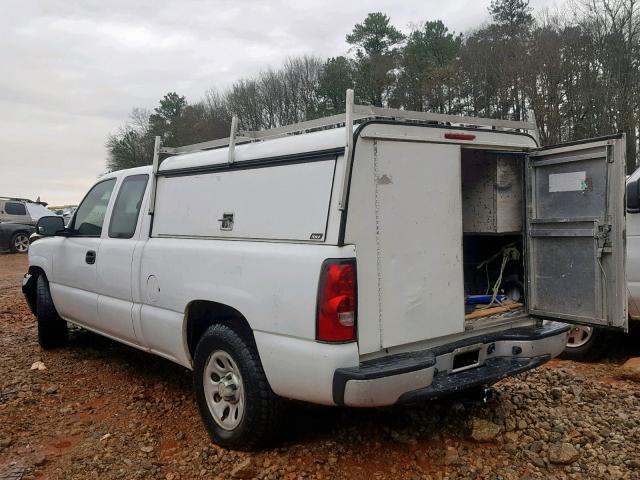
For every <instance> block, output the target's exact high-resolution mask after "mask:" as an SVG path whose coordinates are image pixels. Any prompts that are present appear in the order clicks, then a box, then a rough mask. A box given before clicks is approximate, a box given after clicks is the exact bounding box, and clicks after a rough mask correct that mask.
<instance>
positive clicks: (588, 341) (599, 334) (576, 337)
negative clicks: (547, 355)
mask: <svg viewBox="0 0 640 480" xmlns="http://www.w3.org/2000/svg"><path fill="white" fill-rule="evenodd" d="M609 338H610V337H609V333H608V332H607V331H605V330H602V329H599V328H594V327H587V326H585V325H574V326H573V327H572V328H571V330H569V336H568V339H567V346H566V348H565V350H564V352H563V353H562V355H560V356H561V357H562V358H564V359H567V360H576V361H585V360H599V359H600V358H602V357H603V356H604V355H605V354H606V353H607V351H608V347H609Z"/></svg>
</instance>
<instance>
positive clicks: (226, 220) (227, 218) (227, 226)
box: [218, 212, 233, 231]
mask: <svg viewBox="0 0 640 480" xmlns="http://www.w3.org/2000/svg"><path fill="white" fill-rule="evenodd" d="M218 221H219V222H220V230H226V231H230V230H233V213H230V212H225V213H223V214H222V218H219V219H218Z"/></svg>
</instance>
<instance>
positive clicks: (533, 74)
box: [106, 0, 640, 172]
mask: <svg viewBox="0 0 640 480" xmlns="http://www.w3.org/2000/svg"><path fill="white" fill-rule="evenodd" d="M639 1H640V0H572V3H571V13H570V14H568V13H565V14H562V15H560V14H556V15H551V14H548V13H546V14H542V15H538V18H535V17H534V12H533V10H532V8H531V7H530V6H529V2H528V0H493V1H492V2H491V4H490V6H489V7H488V8H489V13H490V16H491V19H490V21H489V22H488V23H487V24H485V25H482V26H480V27H478V28H477V29H475V30H473V31H471V32H468V33H466V34H464V35H463V34H461V33H456V32H453V31H451V30H449V28H448V27H447V26H446V25H445V24H444V23H443V22H442V21H441V20H429V21H425V22H423V23H420V24H416V25H414V26H413V27H412V28H411V29H410V30H409V31H406V32H403V31H402V30H401V29H399V28H397V27H396V26H394V25H393V23H392V21H391V19H390V18H389V17H388V16H387V15H385V14H384V13H380V12H376V13H370V14H369V15H368V16H367V17H366V18H365V19H364V20H363V21H362V23H358V24H357V25H355V26H354V27H353V30H352V31H351V32H350V33H348V34H347V35H346V37H345V38H346V42H347V44H348V45H349V52H348V53H347V54H345V55H343V56H338V57H333V58H328V59H321V58H319V57H317V56H313V55H306V56H302V57H296V58H290V59H289V60H287V61H286V62H285V63H284V64H283V65H282V66H280V67H279V68H269V69H266V70H263V71H261V72H259V73H258V74H257V75H255V76H252V77H248V78H242V79H240V80H238V81H236V82H235V83H233V84H232V85H231V86H230V87H229V88H227V89H225V90H219V89H216V88H211V89H210V90H209V91H207V92H206V93H205V94H204V96H203V98H202V99H201V100H199V101H196V102H193V103H190V102H187V100H186V98H185V97H184V96H181V95H178V94H177V93H175V92H172V93H168V94H167V95H165V96H164V98H163V99H161V100H160V102H159V105H158V107H157V108H155V109H154V110H153V111H148V110H145V109H139V108H137V109H134V110H133V111H132V113H131V117H130V119H129V121H128V122H126V123H125V124H124V125H123V126H122V127H121V128H120V129H119V131H118V132H116V133H115V134H112V135H109V137H108V139H107V143H106V146H107V150H108V160H107V167H108V169H109V170H115V169H120V168H128V167H132V166H137V165H145V164H150V163H151V161H152V153H153V138H154V136H155V135H162V137H163V142H164V144H165V145H171V146H173V145H185V144H190V143H196V142H201V141H206V140H211V139H214V138H221V137H226V136H228V135H229V129H230V122H231V117H232V115H236V116H237V117H238V122H239V128H240V129H244V130H260V129H265V128H272V127H277V126H281V125H286V124H289V123H295V122H299V121H303V120H307V119H313V118H317V117H321V116H326V115H333V114H336V113H342V112H344V109H345V91H346V90H347V89H348V88H353V89H354V91H355V97H356V102H357V103H364V104H372V105H376V106H389V107H393V108H404V109H409V110H417V111H432V112H438V113H448V114H462V115H470V116H480V117H490V118H502V119H512V120H521V119H525V118H526V117H527V114H528V112H529V111H533V112H534V114H535V117H536V121H537V122H538V125H539V128H540V138H541V142H542V143H543V144H544V145H551V144H555V143H561V142H565V141H571V140H577V139H582V138H588V137H595V136H601V135H607V134H611V133H615V132H624V133H626V135H627V166H628V167H627V168H628V171H629V172H631V171H633V170H634V169H635V167H636V163H637V161H636V159H637V153H638V136H639V130H640V110H639V99H640V88H639V87H640V69H639V64H640V14H639V11H638V2H639Z"/></svg>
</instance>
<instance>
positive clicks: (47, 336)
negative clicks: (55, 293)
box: [36, 275, 68, 350]
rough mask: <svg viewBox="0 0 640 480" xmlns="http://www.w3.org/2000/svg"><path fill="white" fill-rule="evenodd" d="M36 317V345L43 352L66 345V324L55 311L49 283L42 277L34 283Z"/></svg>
mask: <svg viewBox="0 0 640 480" xmlns="http://www.w3.org/2000/svg"><path fill="white" fill-rule="evenodd" d="M36 317H37V319H38V343H39V344H40V346H41V347H42V348H44V349H45V350H51V349H53V348H58V347H62V346H64V345H66V343H67V339H68V330H67V322H65V321H64V320H63V319H62V318H60V316H59V315H58V312H57V311H56V307H55V306H54V305H53V300H52V299H51V293H50V292H49V282H48V281H47V278H46V277H45V276H44V275H40V276H39V277H38V279H37V281H36Z"/></svg>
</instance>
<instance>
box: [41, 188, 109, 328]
mask: <svg viewBox="0 0 640 480" xmlns="http://www.w3.org/2000/svg"><path fill="white" fill-rule="evenodd" d="M115 184H116V179H115V178H109V179H107V180H101V181H100V182H98V183H96V184H95V185H94V186H93V187H92V188H91V190H89V193H87V195H86V196H85V197H84V199H83V200H82V202H81V203H80V206H79V207H78V210H76V213H75V215H74V217H73V220H72V222H71V224H70V226H69V228H70V229H71V231H72V233H71V234H70V235H69V236H68V237H67V238H64V239H63V240H62V241H61V242H60V246H59V248H58V249H57V250H56V252H55V255H54V257H53V269H52V270H53V271H52V275H51V276H50V278H49V287H50V288H51V296H52V297H53V301H54V303H55V305H56V309H57V310H58V312H59V313H60V315H62V316H63V317H64V318H66V319H69V320H71V321H74V322H77V323H79V324H81V325H86V326H89V327H94V328H95V326H96V322H97V306H98V305H97V301H98V295H97V293H96V266H97V264H98V262H99V261H100V259H99V257H98V255H97V253H98V250H99V249H100V242H101V238H100V236H101V235H102V227H103V223H104V217H105V215H106V212H107V208H108V205H109V201H110V199H111V192H112V191H113V187H114V186H115Z"/></svg>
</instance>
